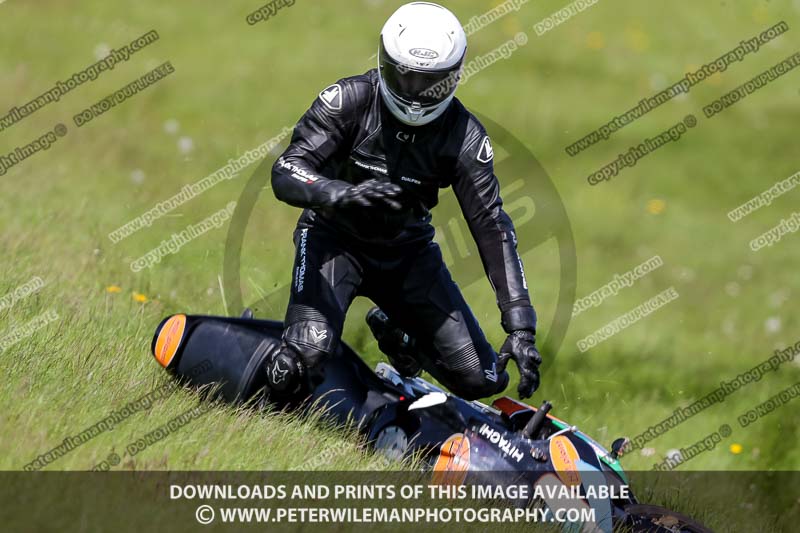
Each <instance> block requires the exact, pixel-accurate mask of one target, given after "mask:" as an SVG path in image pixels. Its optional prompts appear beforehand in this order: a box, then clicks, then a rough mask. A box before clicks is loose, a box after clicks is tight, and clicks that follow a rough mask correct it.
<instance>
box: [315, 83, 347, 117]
mask: <svg viewBox="0 0 800 533" xmlns="http://www.w3.org/2000/svg"><path fill="white" fill-rule="evenodd" d="M319 98H320V100H322V103H323V104H325V106H326V107H328V108H329V109H332V110H333V111H341V110H342V87H341V86H340V85H339V84H338V83H334V84H333V85H331V86H330V87H328V88H327V89H325V90H324V91H322V92H321V93H319Z"/></svg>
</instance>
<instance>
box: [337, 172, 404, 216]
mask: <svg viewBox="0 0 800 533" xmlns="http://www.w3.org/2000/svg"><path fill="white" fill-rule="evenodd" d="M401 192H403V189H402V188H401V187H400V186H399V185H395V184H394V183H389V182H385V181H379V180H377V179H371V180H367V181H364V182H362V183H359V184H358V185H353V186H351V187H347V188H346V189H342V190H341V191H339V192H337V193H336V194H335V195H334V196H333V198H331V205H333V206H334V207H351V206H362V207H373V206H377V205H387V206H389V207H390V208H392V209H401V208H402V207H403V206H402V204H401V203H400V202H398V201H397V200H395V199H394V198H395V197H397V196H398V195H399V194H400V193H401Z"/></svg>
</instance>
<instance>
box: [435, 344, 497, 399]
mask: <svg viewBox="0 0 800 533" xmlns="http://www.w3.org/2000/svg"><path fill="white" fill-rule="evenodd" d="M489 359H490V358H489V357H488V356H487V360H489ZM439 365H440V367H441V368H442V369H443V370H444V371H445V372H446V373H447V377H448V380H447V381H448V383H446V385H447V386H448V388H449V389H450V390H451V391H452V392H454V393H455V394H457V395H458V396H461V397H462V398H463V399H465V400H477V399H479V398H485V397H486V396H491V395H492V394H495V393H496V392H499V391H500V390H503V389H504V388H505V387H506V385H508V373H507V372H506V371H505V370H498V369H497V365H496V364H495V365H494V366H491V367H489V368H485V367H484V365H483V364H481V358H480V356H479V355H478V351H477V349H476V348H475V345H474V344H472V343H470V344H467V345H465V346H462V347H461V348H459V349H457V350H454V351H452V352H450V353H446V354H442V356H441V359H440V361H439Z"/></svg>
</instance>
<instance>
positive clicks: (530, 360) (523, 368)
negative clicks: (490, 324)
mask: <svg viewBox="0 0 800 533" xmlns="http://www.w3.org/2000/svg"><path fill="white" fill-rule="evenodd" d="M509 359H513V360H514V362H516V363H517V368H519V376H520V377H519V385H518V386H517V393H519V397H520V398H522V399H525V398H530V397H531V395H532V394H533V393H534V391H535V390H536V389H538V388H539V365H541V364H542V356H540V355H539V351H538V350H537V349H536V335H534V333H533V332H532V331H529V330H523V329H520V330H516V331H512V332H511V333H510V334H509V336H508V338H507V339H506V342H504V343H503V346H502V347H501V348H500V364H501V366H502V367H503V368H505V365H506V363H508V360H509Z"/></svg>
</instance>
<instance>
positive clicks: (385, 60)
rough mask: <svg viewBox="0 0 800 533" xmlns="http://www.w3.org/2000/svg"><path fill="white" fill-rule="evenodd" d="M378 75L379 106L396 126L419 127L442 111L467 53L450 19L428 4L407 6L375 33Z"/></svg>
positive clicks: (452, 17)
mask: <svg viewBox="0 0 800 533" xmlns="http://www.w3.org/2000/svg"><path fill="white" fill-rule="evenodd" d="M380 41H381V42H380V53H379V54H378V72H379V74H380V90H381V95H382V96H383V101H384V102H385V104H386V106H387V107H388V109H389V111H391V113H392V114H393V115H394V116H395V117H397V119H398V120H400V121H401V122H403V123H405V124H408V125H411V126H422V125H425V124H428V123H429V122H431V121H433V120H435V119H436V118H438V117H439V116H440V115H441V114H442V113H444V111H445V110H446V109H447V106H448V105H449V104H450V102H451V100H452V99H453V96H454V95H455V92H456V87H457V86H458V80H459V78H460V74H461V67H462V65H463V64H464V57H465V55H466V53H467V35H466V33H464V28H462V27H461V23H459V22H458V19H457V18H456V16H455V15H454V14H453V13H451V12H450V11H449V10H448V9H446V8H444V7H442V6H440V5H438V4H433V3H431V2H411V3H410V4H406V5H404V6H402V7H401V8H400V9H398V10H397V11H395V12H394V14H393V15H392V16H391V17H389V20H388V21H386V24H385V25H384V27H383V30H381V39H380Z"/></svg>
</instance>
